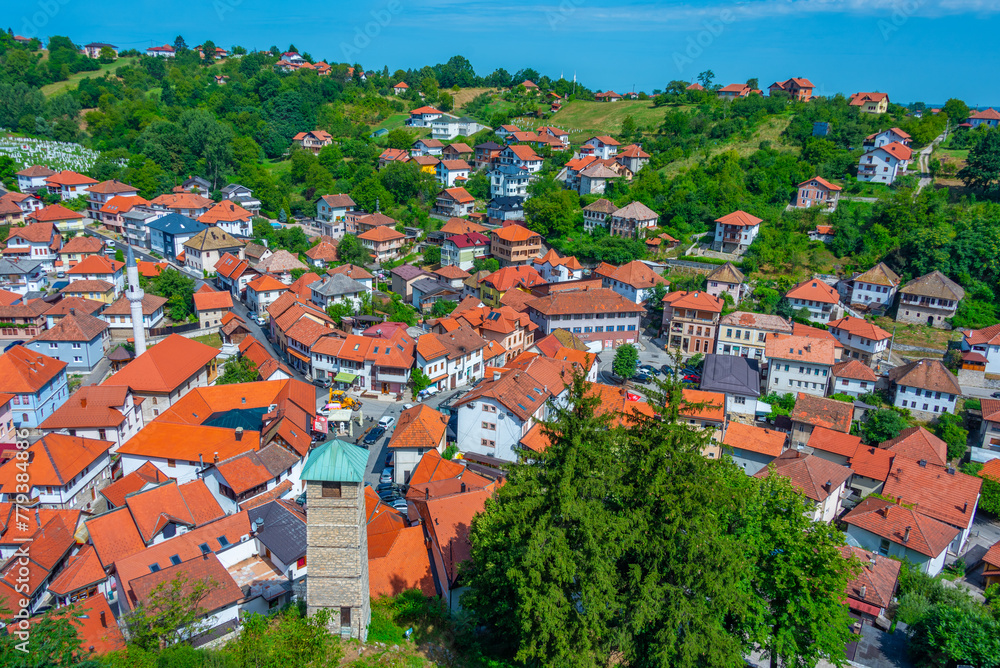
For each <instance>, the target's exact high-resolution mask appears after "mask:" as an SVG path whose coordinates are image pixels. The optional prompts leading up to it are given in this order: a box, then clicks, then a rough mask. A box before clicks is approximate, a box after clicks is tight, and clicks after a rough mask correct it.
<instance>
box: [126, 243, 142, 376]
mask: <svg viewBox="0 0 1000 668" xmlns="http://www.w3.org/2000/svg"><path fill="white" fill-rule="evenodd" d="M125 247H126V248H128V251H127V255H126V257H125V276H126V279H127V280H128V288H127V290H126V295H127V297H128V303H129V309H130V310H131V311H132V337H133V338H134V339H135V356H136V357H138V356H139V355H141V354H143V353H144V352H146V327H145V326H144V323H143V321H142V298H143V297H145V296H146V293H144V292H143V291H142V288H141V287H139V266H138V265H137V264H136V262H135V253H134V252H132V247H131V246H129V245H127V244H126V246H125Z"/></svg>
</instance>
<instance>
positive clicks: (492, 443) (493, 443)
mask: <svg viewBox="0 0 1000 668" xmlns="http://www.w3.org/2000/svg"><path fill="white" fill-rule="evenodd" d="M479 444H480V445H482V446H483V447H484V448H495V447H497V443H496V441H491V440H489V439H488V438H484V439H480V441H479Z"/></svg>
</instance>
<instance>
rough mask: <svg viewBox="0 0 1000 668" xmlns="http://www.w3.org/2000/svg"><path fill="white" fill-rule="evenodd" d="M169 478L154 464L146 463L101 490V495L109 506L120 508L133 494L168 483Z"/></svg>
mask: <svg viewBox="0 0 1000 668" xmlns="http://www.w3.org/2000/svg"><path fill="white" fill-rule="evenodd" d="M166 480H167V476H166V475H164V474H163V473H162V472H160V469H158V468H156V466H154V465H153V463H152V462H146V463H145V464H143V465H142V466H140V467H139V468H138V469H136V470H135V471H132V472H131V473H129V474H128V475H127V476H124V477H122V478H119V479H118V480H116V481H115V482H113V483H111V484H110V485H108V486H107V487H105V488H104V489H102V490H101V494H102V495H103V496H104V498H105V499H107V500H108V505H109V506H111V507H114V508H119V507H121V506H124V505H125V497H126V496H127V495H128V494H132V493H133V492H138V491H139V490H140V489H142V488H143V487H145V486H146V485H158V484H159V483H161V482H166Z"/></svg>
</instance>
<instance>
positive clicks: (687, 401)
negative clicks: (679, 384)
mask: <svg viewBox="0 0 1000 668" xmlns="http://www.w3.org/2000/svg"><path fill="white" fill-rule="evenodd" d="M682 395H683V397H684V398H683V404H682V407H681V410H680V414H681V415H682V416H684V417H691V418H698V419H701V420H712V421H714V422H725V421H726V395H725V394H723V393H721V392H706V391H704V390H692V389H685V390H684V391H683V393H682ZM698 404H703V405H701V406H700V407H698V406H697V405H698Z"/></svg>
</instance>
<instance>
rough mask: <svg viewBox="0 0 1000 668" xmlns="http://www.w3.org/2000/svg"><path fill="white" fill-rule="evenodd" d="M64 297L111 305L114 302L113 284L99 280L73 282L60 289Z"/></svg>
mask: <svg viewBox="0 0 1000 668" xmlns="http://www.w3.org/2000/svg"><path fill="white" fill-rule="evenodd" d="M62 293H63V296H65V297H79V298H81V299H92V300H94V301H97V302H103V303H105V304H111V303H112V302H114V301H115V286H114V284H113V283H109V282H108V281H101V280H82V281H73V282H72V283H70V284H69V285H67V286H66V287H65V288H63V289H62Z"/></svg>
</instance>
